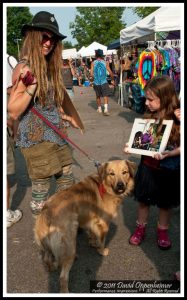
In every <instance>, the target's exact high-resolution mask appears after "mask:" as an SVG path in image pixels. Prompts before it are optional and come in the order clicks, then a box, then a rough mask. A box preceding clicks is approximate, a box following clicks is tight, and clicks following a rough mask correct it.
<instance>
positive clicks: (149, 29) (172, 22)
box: [120, 5, 182, 45]
mask: <svg viewBox="0 0 187 300" xmlns="http://www.w3.org/2000/svg"><path fill="white" fill-rule="evenodd" d="M181 10H182V7H181V6H180V5H178V6H170V7H168V6H162V7H160V8H159V9H157V10H156V11H154V12H153V13H151V14H150V15H148V16H147V17H145V18H144V19H142V20H140V21H138V22H137V23H135V24H133V25H131V26H128V27H127V28H125V29H122V30H121V31H120V44H121V45H123V44H128V43H130V42H132V41H135V40H136V43H139V42H141V37H143V36H146V35H150V34H151V33H155V32H159V31H166V32H168V31H174V30H181V25H182V24H181V16H182V11H181Z"/></svg>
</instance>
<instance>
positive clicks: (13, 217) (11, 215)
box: [6, 54, 23, 228]
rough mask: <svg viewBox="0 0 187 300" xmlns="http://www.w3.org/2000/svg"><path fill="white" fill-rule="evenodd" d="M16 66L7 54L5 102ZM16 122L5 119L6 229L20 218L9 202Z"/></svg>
mask: <svg viewBox="0 0 187 300" xmlns="http://www.w3.org/2000/svg"><path fill="white" fill-rule="evenodd" d="M16 65H17V60H16V59H15V57H13V56H12V55H8V54H7V100H8V99H9V95H10V91H11V88H12V72H13V69H14V68H15V66H16ZM16 129H17V122H15V121H13V120H12V119H11V118H10V117H9V115H8V118H7V204H6V205H7V216H6V218H7V228H9V227H11V226H12V225H13V224H15V223H17V222H18V221H19V220H21V218H22V215H23V214H22V211H21V210H20V209H16V210H12V209H11V208H10V207H11V200H10V183H9V178H8V177H9V175H13V174H15V158H14V137H15V135H16Z"/></svg>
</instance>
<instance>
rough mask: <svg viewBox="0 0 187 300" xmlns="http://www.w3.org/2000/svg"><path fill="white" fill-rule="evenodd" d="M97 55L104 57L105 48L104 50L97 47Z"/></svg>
mask: <svg viewBox="0 0 187 300" xmlns="http://www.w3.org/2000/svg"><path fill="white" fill-rule="evenodd" d="M95 55H96V56H99V57H103V56H104V54H103V50H102V49H97V50H95Z"/></svg>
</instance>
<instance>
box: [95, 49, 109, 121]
mask: <svg viewBox="0 0 187 300" xmlns="http://www.w3.org/2000/svg"><path fill="white" fill-rule="evenodd" d="M103 56H104V55H103V50H101V49H98V50H95V57H96V59H95V60H94V61H93V62H92V63H91V70H90V76H91V78H93V88H94V90H95V93H96V102H97V112H99V113H102V112H103V111H102V104H101V97H103V98H104V112H103V113H104V115H105V116H109V109H108V96H109V95H110V94H111V92H110V88H109V84H108V82H107V71H108V72H109V74H110V76H111V78H112V81H111V83H112V84H114V75H113V73H112V71H111V69H110V67H109V62H106V61H105V60H104V59H103Z"/></svg>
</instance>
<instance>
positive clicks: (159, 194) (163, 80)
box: [124, 76, 180, 249]
mask: <svg viewBox="0 0 187 300" xmlns="http://www.w3.org/2000/svg"><path fill="white" fill-rule="evenodd" d="M145 96H146V102H145V104H146V106H147V109H148V112H147V114H146V115H145V118H149V119H155V120H159V124H160V126H158V129H157V135H159V132H160V131H161V127H162V121H163V120H164V119H165V120H173V127H172V130H171V134H170V137H169V141H168V144H167V147H166V150H165V151H164V152H162V153H157V154H156V155H155V156H154V158H152V157H150V156H144V155H143V156H142V157H141V161H140V164H139V167H138V170H137V174H136V177H135V199H136V200H137V201H138V202H139V207H138V218H137V222H136V229H135V232H134V233H133V234H132V236H131V237H130V240H129V242H130V244H132V245H139V244H140V243H141V242H142V240H143V239H144V237H145V230H146V224H147V221H148V216H149V208H150V205H157V207H158V208H159V216H158V225H157V243H158V246H159V247H160V248H161V249H169V248H170V247H171V240H170V239H169V236H168V227H169V221H170V215H171V208H172V207H177V206H178V205H179V204H180V122H179V120H178V119H177V117H176V116H175V110H176V109H177V108H178V107H179V99H178V98H177V95H176V92H175V88H174V84H173V82H172V80H171V79H170V78H169V76H156V77H153V78H152V79H150V80H149V81H148V82H147V84H146V86H145ZM124 152H126V153H128V147H127V145H126V146H125V148H124Z"/></svg>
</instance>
